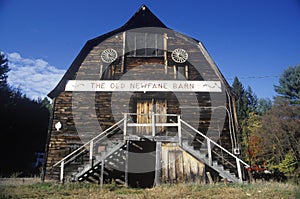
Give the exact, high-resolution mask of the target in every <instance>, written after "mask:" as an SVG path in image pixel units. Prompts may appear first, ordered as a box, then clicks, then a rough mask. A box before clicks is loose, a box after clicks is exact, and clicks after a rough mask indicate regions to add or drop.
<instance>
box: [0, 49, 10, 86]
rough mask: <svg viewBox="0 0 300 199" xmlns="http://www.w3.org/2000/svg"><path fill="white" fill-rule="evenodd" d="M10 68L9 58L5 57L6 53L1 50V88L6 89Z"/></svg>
mask: <svg viewBox="0 0 300 199" xmlns="http://www.w3.org/2000/svg"><path fill="white" fill-rule="evenodd" d="M8 72H9V68H8V60H7V58H6V57H5V55H4V53H2V52H0V89H1V90H3V89H6V88H7V87H8V85H7V77H8V74H7V73H8Z"/></svg>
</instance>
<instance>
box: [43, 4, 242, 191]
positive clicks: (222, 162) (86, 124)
mask: <svg viewBox="0 0 300 199" xmlns="http://www.w3.org/2000/svg"><path fill="white" fill-rule="evenodd" d="M48 96H49V97H50V98H52V99H53V114H52V119H51V122H50V127H49V134H48V142H47V143H48V144H47V147H46V164H45V166H44V178H45V179H56V180H60V181H61V182H64V181H80V182H81V181H89V182H94V183H99V184H101V185H102V184H103V183H109V182H111V181H115V182H117V183H122V184H126V185H129V186H134V187H149V186H153V185H158V184H160V183H169V182H195V183H205V182H207V180H208V177H209V179H210V177H211V178H212V179H213V180H218V179H222V178H224V179H227V180H228V181H232V182H239V183H242V182H243V181H244V180H245V175H244V168H245V167H247V166H248V165H247V164H246V163H245V162H243V161H242V160H241V159H240V158H239V156H240V150H239V141H238V139H237V131H236V129H237V118H236V114H235V106H234V104H235V98H234V95H233V93H232V92H231V89H230V86H229V85H228V83H227V82H226V80H225V79H224V77H223V76H222V74H221V72H220V71H219V69H218V68H217V66H216V65H215V63H214V62H213V60H212V59H211V57H210V56H209V54H208V52H207V51H206V49H205V48H204V46H203V45H202V43H201V42H199V41H198V40H196V39H193V38H191V37H189V36H186V35H183V34H181V33H178V32H176V31H174V30H171V29H169V28H168V27H167V26H165V25H164V24H163V23H162V22H161V21H160V20H159V19H158V18H157V17H156V16H155V15H154V14H153V13H152V12H151V11H150V10H149V9H148V8H147V7H146V6H144V5H143V6H142V7H141V8H140V9H139V10H138V11H137V12H136V13H135V15H134V16H132V17H131V18H130V19H129V21H128V22H127V23H125V24H124V25H123V26H122V27H120V28H118V29H116V30H113V31H111V32H109V33H107V34H104V35H101V36H99V37H96V38H94V39H92V40H89V41H88V42H87V43H86V44H85V46H84V47H83V48H82V50H81V51H80V53H79V54H78V56H77V57H76V58H75V60H74V62H73V63H72V65H71V66H70V68H69V69H68V70H67V72H66V74H65V75H64V76H63V78H62V79H61V81H60V82H59V83H58V85H57V86H56V87H55V88H54V90H52V91H51V92H50V93H49V95H48Z"/></svg>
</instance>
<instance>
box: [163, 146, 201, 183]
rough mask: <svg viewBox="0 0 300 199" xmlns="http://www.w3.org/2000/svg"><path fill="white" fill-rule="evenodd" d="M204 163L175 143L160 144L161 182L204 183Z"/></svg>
mask: <svg viewBox="0 0 300 199" xmlns="http://www.w3.org/2000/svg"><path fill="white" fill-rule="evenodd" d="M205 181H206V178H205V165H204V164H203V163H201V162H199V161H198V160H197V159H196V158H194V157H193V156H191V155H190V154H188V153H187V152H185V151H183V150H182V149H181V148H179V147H178V144H175V143H165V144H162V182H163V183H168V182H171V183H178V182H195V183H205Z"/></svg>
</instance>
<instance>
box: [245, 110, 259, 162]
mask: <svg viewBox="0 0 300 199" xmlns="http://www.w3.org/2000/svg"><path fill="white" fill-rule="evenodd" d="M260 128H261V117H260V116H259V115H257V114H256V113H254V112H250V113H249V116H248V118H246V119H244V120H243V122H242V141H241V144H242V150H243V153H242V154H244V156H245V159H246V161H248V162H249V164H251V165H252V164H260V163H261V160H260V159H259V157H260V156H261V154H260V152H261V144H260V143H261V138H260V135H259V129H260Z"/></svg>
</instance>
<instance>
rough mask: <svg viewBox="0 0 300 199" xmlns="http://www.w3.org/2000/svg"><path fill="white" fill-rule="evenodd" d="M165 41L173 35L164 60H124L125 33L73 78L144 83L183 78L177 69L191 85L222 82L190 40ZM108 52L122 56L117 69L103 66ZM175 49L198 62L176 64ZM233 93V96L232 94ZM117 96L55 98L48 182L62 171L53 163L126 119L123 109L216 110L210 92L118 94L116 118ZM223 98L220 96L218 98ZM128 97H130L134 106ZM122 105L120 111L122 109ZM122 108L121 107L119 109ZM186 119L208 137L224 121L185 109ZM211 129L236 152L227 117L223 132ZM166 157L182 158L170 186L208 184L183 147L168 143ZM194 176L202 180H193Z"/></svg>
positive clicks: (173, 167)
mask: <svg viewBox="0 0 300 199" xmlns="http://www.w3.org/2000/svg"><path fill="white" fill-rule="evenodd" d="M165 36H169V37H168V38H169V39H165V42H167V43H164V46H165V47H166V48H167V50H168V52H165V56H164V57H147V58H142V57H127V56H121V55H122V53H123V50H124V49H123V47H124V43H123V42H124V34H123V33H121V34H118V35H116V36H113V37H111V38H109V39H107V40H105V41H104V42H102V43H100V44H98V45H95V46H94V47H93V48H92V49H91V50H90V51H89V53H88V55H87V56H86V58H85V59H84V60H83V62H82V63H81V65H80V67H79V69H78V71H77V73H76V74H75V76H74V77H73V79H77V80H100V79H106V80H107V79H110V80H118V79H122V80H123V79H126V80H128V79H133V80H139V79H143V80H144V79H145V74H147V77H146V78H147V79H149V80H159V79H174V78H178V77H177V76H178V75H177V76H176V73H178V71H176V67H184V69H183V71H184V72H183V73H184V74H181V75H182V76H185V77H187V79H188V80H211V81H212V80H220V76H219V75H218V74H217V73H216V71H214V70H213V69H212V67H211V65H210V63H209V61H208V60H207V59H206V57H205V55H204V54H203V53H202V52H201V50H200V49H199V46H196V45H186V41H185V38H179V37H178V38H176V39H174V37H175V36H174V35H165ZM106 48H114V49H115V50H116V51H117V52H118V55H120V56H119V57H118V59H117V60H116V61H115V62H113V63H112V64H107V63H104V62H103V61H102V60H101V58H100V54H101V52H102V51H103V50H104V49H106ZM175 48H184V49H185V50H186V51H187V52H188V53H189V59H191V60H193V63H190V62H187V63H184V64H177V63H175V62H173V61H172V59H171V52H172V50H174V49H175ZM196 68H197V69H196ZM199 71H200V72H199ZM127 72H128V73H127ZM124 73H125V76H124ZM157 74H160V75H157ZM222 88H223V89H228V88H227V87H226V85H224V84H222ZM228 92H229V93H230V91H228ZM112 95H113V94H112V92H96V93H91V92H73V93H72V92H62V93H61V94H60V95H59V96H57V97H56V99H55V100H54V114H53V121H52V124H51V129H50V141H49V145H48V153H47V162H46V166H47V168H46V178H54V179H58V176H59V175H58V170H52V169H51V167H52V165H53V164H55V163H56V162H58V161H59V160H60V159H62V158H63V157H65V156H66V155H68V154H69V153H70V152H71V151H73V150H75V149H76V148H77V147H79V146H81V145H82V144H83V142H86V141H88V140H89V139H91V138H92V137H94V136H96V135H97V134H99V133H100V132H101V131H100V130H99V129H100V128H99V127H101V129H102V130H105V129H107V128H108V127H110V126H111V125H113V124H114V123H116V122H117V121H118V120H119V119H120V118H121V117H122V109H121V105H122V108H124V107H125V108H127V110H128V111H129V112H136V102H137V100H151V99H158V100H165V101H166V104H167V107H166V111H167V113H169V114H182V110H183V108H182V107H181V106H183V104H184V105H185V106H190V107H211V105H212V104H211V95H210V93H205V92H202V93H200V92H199V93H195V94H194V93H173V92H164V93H157V92H147V93H143V92H133V93H128V94H127V96H126V93H125V94H124V93H122V92H119V93H118V92H116V93H114V95H116V96H118V95H119V96H120V98H118V103H117V105H114V107H113V108H114V109H115V112H114V113H115V114H112V104H111V103H112ZM123 95H125V97H122V96H123ZM128 95H130V96H128ZM191 95H195V96H196V99H197V101H196V102H192V101H190V96H191ZM214 95H216V96H217V97H216V99H220V100H222V99H223V96H221V95H222V94H218V93H214ZM218 95H220V96H219V98H218ZM126 97H127V98H128V97H129V98H130V100H129V103H128V99H126ZM178 98H180V99H181V100H182V101H181V103H183V104H180V103H179V101H178ZM231 100H232V99H228V98H227V97H226V100H225V102H222V101H221V102H222V103H223V106H224V107H229V103H232V101H231ZM118 104H119V105H120V107H118ZM232 106H233V104H232ZM118 108H120V110H119V109H118ZM118 110H119V111H118ZM185 114H186V115H182V118H183V119H184V120H187V121H186V122H188V123H190V124H192V125H193V126H196V127H197V128H198V129H199V130H200V131H201V132H203V133H204V134H205V133H206V132H207V131H208V128H209V127H210V124H211V122H212V119H213V120H214V122H218V121H219V120H220V119H219V118H212V116H211V114H212V111H211V109H186V110H185ZM197 114H200V115H201V118H200V119H199V118H197V117H191V115H192V116H193V115H197ZM133 120H135V121H136V118H134V117H133ZM167 120H168V121H169V120H173V121H174V122H176V121H177V119H176V117H174V118H171V117H169V118H167ZM57 122H61V123H62V129H61V130H60V131H57V130H56V129H55V127H54V125H55V124H56V123H57ZM211 130H213V131H216V132H219V135H220V137H221V139H220V140H219V143H220V144H221V145H222V146H224V147H225V148H226V149H228V150H231V148H232V143H231V138H230V133H229V126H228V115H227V116H226V120H225V125H224V126H222V125H221V126H219V128H216V129H211ZM129 133H130V132H129ZM147 133H149V132H147ZM120 137H121V135H120ZM195 147H200V146H199V144H198V143H195ZM166 153H167V154H166ZM163 154H164V156H163V157H164V158H167V159H168V160H169V159H170V160H172V158H173V156H174V157H175V156H176V157H177V156H178V154H179V156H178V157H179V159H176V160H175V161H174V162H170V163H171V164H170V165H169V166H168V170H167V171H164V176H165V177H166V180H167V181H174V180H175V181H179V179H185V180H192V181H202V180H203V168H204V166H203V164H202V163H200V162H198V161H196V160H195V159H193V158H192V157H191V156H189V155H188V154H187V153H186V152H183V151H181V150H180V149H178V147H173V146H170V145H167V144H166V145H165V146H164V147H163ZM175 154H177V155H175ZM168 162H169V161H168ZM70 170H72V169H70ZM192 176H198V177H197V178H195V179H192ZM199 176H200V177H199Z"/></svg>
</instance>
